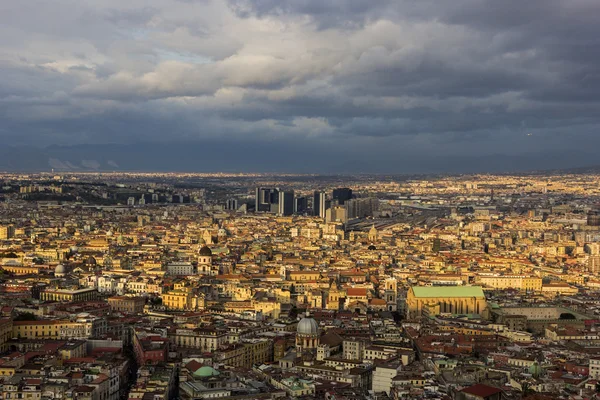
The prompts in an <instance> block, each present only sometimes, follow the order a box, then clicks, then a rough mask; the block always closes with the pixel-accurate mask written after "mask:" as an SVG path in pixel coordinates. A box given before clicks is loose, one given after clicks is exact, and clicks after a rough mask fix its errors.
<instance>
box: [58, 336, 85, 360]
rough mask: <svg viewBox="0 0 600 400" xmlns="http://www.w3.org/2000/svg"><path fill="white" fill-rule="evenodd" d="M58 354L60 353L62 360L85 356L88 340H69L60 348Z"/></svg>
mask: <svg viewBox="0 0 600 400" xmlns="http://www.w3.org/2000/svg"><path fill="white" fill-rule="evenodd" d="M58 354H59V355H60V358H61V360H68V359H70V358H81V357H85V356H86V354H87V349H86V342H85V340H75V341H72V342H68V343H66V344H65V345H64V346H62V347H61V348H60V349H58Z"/></svg>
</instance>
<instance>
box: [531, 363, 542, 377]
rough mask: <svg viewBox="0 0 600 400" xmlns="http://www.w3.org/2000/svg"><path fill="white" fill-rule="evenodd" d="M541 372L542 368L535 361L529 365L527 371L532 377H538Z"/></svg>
mask: <svg viewBox="0 0 600 400" xmlns="http://www.w3.org/2000/svg"><path fill="white" fill-rule="evenodd" d="M543 372H544V369H543V368H542V366H541V365H540V364H538V363H537V362H535V363H533V365H532V366H531V367H529V373H530V374H531V375H532V376H533V377H534V378H538V377H539V376H540V375H542V373H543Z"/></svg>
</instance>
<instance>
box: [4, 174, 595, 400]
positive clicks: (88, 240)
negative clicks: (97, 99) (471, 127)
mask: <svg viewBox="0 0 600 400" xmlns="http://www.w3.org/2000/svg"><path fill="white" fill-rule="evenodd" d="M0 179H1V180H2V183H1V184H0V185H1V188H0V313H1V315H0V398H1V399H31V400H46V399H73V400H125V399H127V400H170V399H181V400H197V399H216V398H231V399H328V400H334V399H335V400H343V399H370V400H384V399H458V400H479V399H481V400H484V399H485V400H500V399H522V398H530V399H540V400H543V399H573V400H579V399H590V398H593V397H595V396H596V393H598V392H600V383H599V379H600V184H599V182H600V176H598V175H594V174H585V173H582V174H556V175H551V174H531V175H469V176H432V177H425V176H391V175H390V176H375V175H365V176H320V175H266V174H227V173H221V174H176V173H170V174H167V173H164V174H163V173H62V172H61V173H39V174H8V173H5V174H1V175H0Z"/></svg>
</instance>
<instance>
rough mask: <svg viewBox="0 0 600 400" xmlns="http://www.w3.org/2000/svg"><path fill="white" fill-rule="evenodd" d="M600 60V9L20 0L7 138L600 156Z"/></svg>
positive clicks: (15, 6)
mask: <svg viewBox="0 0 600 400" xmlns="http://www.w3.org/2000/svg"><path fill="white" fill-rule="evenodd" d="M515 10H518V12H516V11H515ZM598 54H600V3H598V2H597V1H592V0H573V1H569V2H564V1H559V0H532V1H530V2H526V3H523V2H517V1H516V0H507V1H502V2H494V1H491V0H456V1H453V2H451V3H440V2H438V1H431V0H422V1H418V2H416V1H389V0H375V1H370V2H365V1H361V0H339V1H338V0H333V1H329V2H323V1H317V0H277V1H275V0H267V1H262V0H261V1H258V0H229V1H227V2H223V1H217V0H196V1H194V0H186V1H183V0H181V1H177V2H173V1H168V0H132V1H128V2H123V1H116V0H105V1H93V0H90V1H86V2H74V1H73V0H55V1H53V2H52V4H50V3H48V2H44V1H41V0H37V1H32V2H28V3H27V5H26V4H23V3H22V2H7V3H6V4H2V5H0V126H2V129H1V130H0V137H2V139H3V140H4V141H5V142H9V143H16V144H24V145H28V144H33V145H37V146H43V145H51V144H71V143H81V144H84V143H113V142H120V143H136V142H155V141H158V142H161V141H169V142H173V141H175V142H177V141H181V142H184V141H190V140H192V141H194V140H196V141H201V140H204V139H211V140H213V139H218V138H228V139H231V140H233V141H234V143H240V144H241V145H242V146H243V143H247V142H250V141H257V140H259V141H264V143H267V142H269V141H273V140H275V141H277V142H278V143H280V144H281V149H282V151H290V152H292V151H294V150H296V149H297V147H294V146H292V143H295V142H294V141H296V140H306V141H309V142H310V143H313V144H314V145H315V146H330V145H337V146H341V147H343V148H344V149H347V150H348V151H353V150H354V149H361V150H362V151H365V152H366V151H370V152H371V154H370V156H372V157H373V160H374V161H373V163H374V165H375V164H376V163H377V162H378V161H377V160H378V159H380V158H381V157H379V155H378V154H377V153H378V152H379V151H381V150H380V149H381V148H386V149H389V154H387V153H386V154H387V155H386V157H393V154H398V153H406V154H413V155H414V154H418V153H419V152H421V153H422V154H448V152H450V153H449V154H451V155H453V154H455V155H461V154H468V153H473V152H475V153H481V154H492V153H496V152H498V151H502V152H503V153H504V154H509V155H511V154H521V153H522V152H524V151H526V150H527V151H538V152H544V151H560V150H563V149H572V150H576V149H577V147H578V143H581V142H582V141H583V142H586V143H588V144H589V145H597V144H600V138H598V136H599V135H597V128H598V126H599V123H600V117H599V116H598V114H597V109H598V106H599V104H598V103H599V102H600V95H599V94H598V93H600V67H599V65H600V62H599V60H598V57H599V56H598ZM525 132H534V133H535V136H530V137H529V138H530V139H531V138H533V139H532V140H530V139H526V138H527V136H526V135H525ZM375 143H376V145H375ZM370 144H372V145H370ZM287 145H289V147H286V146H287ZM286 149H287V150H286ZM381 162H382V165H383V161H381ZM386 165H393V163H390V164H386Z"/></svg>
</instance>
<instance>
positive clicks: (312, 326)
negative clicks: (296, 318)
mask: <svg viewBox="0 0 600 400" xmlns="http://www.w3.org/2000/svg"><path fill="white" fill-rule="evenodd" d="M297 332H298V334H300V335H317V334H318V333H319V324H317V321H315V320H314V318H310V317H304V318H302V319H301V320H300V322H298V329H297Z"/></svg>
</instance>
